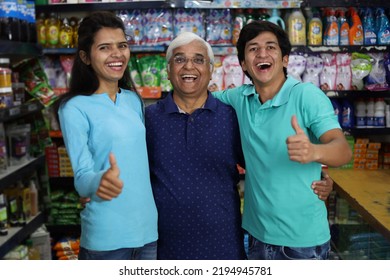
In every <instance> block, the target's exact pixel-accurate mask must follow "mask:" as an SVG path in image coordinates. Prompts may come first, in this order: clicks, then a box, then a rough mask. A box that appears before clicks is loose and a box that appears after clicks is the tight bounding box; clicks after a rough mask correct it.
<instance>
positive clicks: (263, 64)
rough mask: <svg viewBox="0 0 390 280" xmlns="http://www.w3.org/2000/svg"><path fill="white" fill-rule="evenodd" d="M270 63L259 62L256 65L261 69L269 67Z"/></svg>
mask: <svg viewBox="0 0 390 280" xmlns="http://www.w3.org/2000/svg"><path fill="white" fill-rule="evenodd" d="M270 65H271V63H268V62H260V63H259V64H257V66H259V67H261V66H270Z"/></svg>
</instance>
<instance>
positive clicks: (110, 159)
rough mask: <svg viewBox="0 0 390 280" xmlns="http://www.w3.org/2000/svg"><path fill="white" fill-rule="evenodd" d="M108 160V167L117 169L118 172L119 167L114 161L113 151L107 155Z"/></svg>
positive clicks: (113, 169)
mask: <svg viewBox="0 0 390 280" xmlns="http://www.w3.org/2000/svg"><path fill="white" fill-rule="evenodd" d="M109 161H110V169H111V170H112V171H117V172H119V168H118V165H117V163H116V159H115V156H114V154H113V153H110V155H109Z"/></svg>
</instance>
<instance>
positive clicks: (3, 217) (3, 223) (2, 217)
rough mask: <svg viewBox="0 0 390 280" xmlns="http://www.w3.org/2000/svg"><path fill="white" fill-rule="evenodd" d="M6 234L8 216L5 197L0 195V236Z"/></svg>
mask: <svg viewBox="0 0 390 280" xmlns="http://www.w3.org/2000/svg"><path fill="white" fill-rule="evenodd" d="M7 234H8V216H7V204H6V203H5V196H4V194H3V193H1V194H0V236H2V235H7Z"/></svg>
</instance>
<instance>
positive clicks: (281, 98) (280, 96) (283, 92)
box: [243, 77, 300, 107]
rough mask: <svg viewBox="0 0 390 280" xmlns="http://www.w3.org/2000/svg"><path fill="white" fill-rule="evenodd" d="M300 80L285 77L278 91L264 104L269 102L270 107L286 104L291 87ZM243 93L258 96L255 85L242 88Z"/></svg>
mask: <svg viewBox="0 0 390 280" xmlns="http://www.w3.org/2000/svg"><path fill="white" fill-rule="evenodd" d="M299 83H300V82H299V81H298V80H296V79H294V78H292V77H287V80H286V81H285V82H284V84H283V86H282V88H281V89H280V91H279V92H278V93H277V94H276V95H275V96H274V98H272V99H271V100H269V101H267V102H266V103H265V104H267V103H269V106H270V107H278V106H281V105H283V104H286V103H287V102H288V100H289V98H290V93H291V90H292V88H293V87H294V86H295V85H297V84H299ZM243 95H245V96H250V95H256V96H259V94H258V93H257V92H256V88H255V86H251V87H248V88H247V89H246V90H244V92H243Z"/></svg>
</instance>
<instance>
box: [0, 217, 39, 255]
mask: <svg viewBox="0 0 390 280" xmlns="http://www.w3.org/2000/svg"><path fill="white" fill-rule="evenodd" d="M44 221H45V219H44V214H43V213H38V214H37V215H36V216H34V217H32V218H30V219H29V220H28V221H27V224H26V225H25V226H23V227H11V228H8V234H7V235H5V236H0V258H2V257H4V256H5V255H6V254H7V253H8V252H9V251H11V250H12V249H13V248H14V247H16V246H18V245H19V244H20V243H22V242H23V240H25V239H26V238H27V237H28V236H29V235H30V234H32V233H33V232H34V231H35V230H36V229H38V228H39V227H40V226H41V225H42V224H43V223H44Z"/></svg>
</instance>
